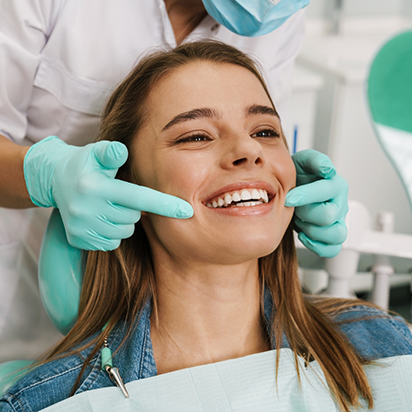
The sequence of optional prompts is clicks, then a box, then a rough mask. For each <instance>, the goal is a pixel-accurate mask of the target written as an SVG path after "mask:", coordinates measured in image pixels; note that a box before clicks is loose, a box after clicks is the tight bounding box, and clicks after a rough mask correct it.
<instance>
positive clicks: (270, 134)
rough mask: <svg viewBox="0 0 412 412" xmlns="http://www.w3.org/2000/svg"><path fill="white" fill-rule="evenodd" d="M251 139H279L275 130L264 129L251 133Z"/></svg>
mask: <svg viewBox="0 0 412 412" xmlns="http://www.w3.org/2000/svg"><path fill="white" fill-rule="evenodd" d="M251 137H280V135H279V133H278V132H277V131H276V130H275V129H264V130H260V131H259V132H256V133H253V134H252V136H251Z"/></svg>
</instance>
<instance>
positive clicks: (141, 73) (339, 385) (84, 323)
mask: <svg viewBox="0 0 412 412" xmlns="http://www.w3.org/2000/svg"><path fill="white" fill-rule="evenodd" d="M194 61H206V62H212V63H214V64H234V65H237V66H241V67H244V68H245V69H247V70H249V71H250V72H252V73H253V74H254V75H255V76H256V77H257V78H258V79H259V81H260V83H261V85H262V87H263V88H264V90H265V91H266V94H267V95H268V97H269V99H270V95H269V92H268V90H267V87H266V85H265V82H264V80H263V78H262V76H261V74H260V73H259V70H258V69H257V67H256V64H255V63H254V62H253V61H252V60H251V59H250V58H249V57H247V56H246V55H245V54H243V53H242V52H240V51H239V50H237V49H235V48H233V47H231V46H228V45H225V44H222V43H219V42H214V41H201V42H194V43H186V44H183V45H180V46H178V47H177V48H175V49H173V50H170V51H160V52H156V53H154V54H152V55H150V56H148V57H146V58H144V59H143V60H142V61H140V62H139V64H138V65H137V66H136V68H135V69H134V70H133V71H132V72H131V73H130V75H129V76H128V77H127V78H126V79H125V80H124V81H123V82H122V83H121V84H120V86H119V87H118V88H117V89H116V90H115V92H114V93H113V95H112V96H111V98H110V100H109V102H108V103H107V106H106V109H105V112H104V116H103V120H102V123H101V131H100V136H99V140H111V141H113V140H116V141H120V142H122V143H124V144H125V145H126V146H127V147H131V143H132V140H133V139H134V138H135V136H136V133H137V132H138V130H139V129H140V128H141V127H142V125H143V124H144V121H145V114H146V101H147V98H148V96H149V93H150V91H151V89H152V87H153V86H154V84H156V82H157V81H158V80H159V79H160V78H161V77H162V76H164V75H165V74H167V73H170V72H171V71H173V70H174V69H176V68H178V67H181V66H183V65H186V64H188V63H191V62H194ZM271 101H272V100H271ZM272 104H273V102H272ZM273 107H274V105H273ZM129 152H130V155H129V159H128V161H127V162H126V164H125V165H124V166H123V167H122V168H121V169H120V170H119V172H118V176H117V178H119V179H123V180H127V181H131V182H136V179H135V177H134V174H133V156H132V152H131V151H129ZM259 272H260V276H261V281H262V285H265V287H266V288H268V289H269V290H270V292H271V294H272V296H273V311H272V313H273V318H272V320H271V329H272V332H273V333H274V335H275V340H276V342H275V346H276V348H277V349H280V348H281V344H282V336H283V334H285V335H286V337H287V339H288V341H289V344H290V348H291V349H292V350H293V352H294V354H295V361H296V369H297V373H298V374H299V373H300V370H299V366H298V365H299V363H298V357H299V356H300V357H304V358H305V359H306V360H307V362H309V361H310V360H316V361H317V362H318V363H319V365H320V366H321V368H322V370H323V372H324V374H325V377H326V380H327V382H328V385H329V388H330V391H331V394H332V396H333V397H334V398H335V399H336V400H337V402H338V404H339V405H340V408H341V409H342V410H343V411H349V406H354V407H357V406H360V397H363V398H364V399H365V400H366V401H367V403H368V405H369V407H370V408H371V407H372V406H373V399H372V393H371V389H370V386H369V383H368V380H367V378H366V375H365V373H364V371H363V368H362V365H364V364H366V363H368V362H367V360H365V359H362V357H360V356H359V355H358V354H357V353H356V352H355V350H354V349H353V347H352V346H351V344H350V343H349V342H348V340H347V339H346V338H345V336H344V335H343V334H342V333H341V332H340V331H339V329H338V327H337V326H336V325H335V324H334V323H333V322H332V320H331V318H330V316H329V315H330V314H331V313H337V312H339V311H340V310H342V309H344V308H347V307H350V306H354V305H359V301H350V300H338V299H327V300H325V299H312V298H307V297H305V296H304V295H303V294H302V291H301V285H300V282H299V278H298V271H297V258H296V252H295V245H294V239H293V230H292V226H291V225H289V227H288V229H287V231H286V233H285V235H284V237H283V239H282V241H281V243H280V245H279V247H278V248H277V249H276V250H275V251H274V252H273V253H271V254H270V255H268V256H266V257H263V258H260V259H259ZM262 289H263V288H262ZM155 293H156V289H155V280H154V272H153V265H152V260H151V251H150V247H149V244H148V241H147V238H146V235H145V232H144V230H143V228H142V226H141V224H140V223H137V224H136V228H135V233H134V235H133V236H132V237H131V238H129V239H125V240H123V241H122V242H121V245H120V247H119V248H118V249H116V250H114V251H111V252H101V251H97V252H89V253H88V255H87V264H86V269H85V273H84V278H83V287H82V291H81V299H80V308H79V318H78V321H77V323H76V324H75V325H74V327H73V329H72V330H71V331H70V333H69V334H68V335H67V336H66V337H65V338H64V339H63V340H62V341H61V342H60V343H59V344H58V346H56V347H55V348H54V349H53V350H52V351H51V352H50V353H49V354H48V357H47V359H49V360H50V359H55V358H59V357H64V356H67V355H68V354H73V353H79V352H80V351H81V350H83V349H85V348H86V347H92V351H91V353H90V355H89V356H88V358H87V359H86V360H85V363H84V367H83V370H82V372H81V374H82V373H83V372H84V370H85V368H86V366H87V365H88V363H89V361H90V360H91V359H92V358H93V356H94V355H95V354H96V353H97V352H98V350H99V349H100V348H101V347H102V345H103V341H104V337H105V333H103V332H102V333H100V334H98V336H97V337H96V338H95V339H94V340H92V341H88V343H87V344H85V345H83V346H81V347H78V345H79V344H80V343H81V342H83V341H85V339H87V338H89V337H90V336H91V335H93V334H95V333H97V332H99V331H101V330H102V328H103V326H104V325H105V324H106V323H108V326H107V328H106V331H107V330H110V329H112V328H113V327H114V325H115V324H116V323H117V322H119V321H120V320H125V321H126V322H127V323H128V327H129V330H128V334H127V335H126V338H125V339H124V341H123V343H124V342H125V341H127V336H128V335H129V334H130V333H131V329H132V327H133V323H134V320H135V319H136V318H137V317H138V316H139V313H140V312H141V310H142V308H143V306H144V304H145V303H146V302H147V300H148V299H151V298H152V299H153V302H154V303H155V302H156V299H155ZM262 295H263V294H262ZM363 304H365V303H363ZM75 346H77V349H76V350H75V351H74V350H73V349H72V348H73V347H75ZM279 354H280V351H278V352H277V361H276V363H277V366H278V364H279ZM81 374H80V376H81ZM80 376H79V379H78V382H79V381H80Z"/></svg>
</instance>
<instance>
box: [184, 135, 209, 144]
mask: <svg viewBox="0 0 412 412" xmlns="http://www.w3.org/2000/svg"><path fill="white" fill-rule="evenodd" d="M208 140H211V139H210V137H209V136H206V135H204V134H194V135H192V136H188V137H183V138H181V139H179V140H178V141H177V143H185V142H205V141H208Z"/></svg>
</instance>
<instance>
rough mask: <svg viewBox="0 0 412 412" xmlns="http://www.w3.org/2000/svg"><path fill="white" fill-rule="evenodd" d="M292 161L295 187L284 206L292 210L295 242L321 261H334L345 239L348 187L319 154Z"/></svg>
mask: <svg viewBox="0 0 412 412" xmlns="http://www.w3.org/2000/svg"><path fill="white" fill-rule="evenodd" d="M292 159H293V161H294V163H295V167H296V185H297V187H296V188H294V189H292V190H291V191H290V192H289V193H288V194H287V196H286V201H285V206H287V207H295V208H296V209H295V215H294V224H295V227H296V229H297V230H298V231H299V235H298V237H299V240H300V241H301V242H302V243H303V244H304V245H305V246H306V247H307V248H308V249H309V250H311V251H312V252H315V253H316V254H317V255H319V256H321V257H334V256H336V255H337V254H338V253H339V252H340V249H341V246H342V243H343V242H344V241H345V239H346V236H347V228H346V225H345V216H346V214H347V213H348V210H349V208H348V184H347V182H346V180H345V179H343V177H341V176H339V175H337V174H336V169H335V167H334V166H333V164H332V162H331V160H330V159H329V158H328V157H327V156H326V155H324V154H322V153H319V152H317V151H315V150H303V151H301V152H297V153H295V154H294V155H293V156H292Z"/></svg>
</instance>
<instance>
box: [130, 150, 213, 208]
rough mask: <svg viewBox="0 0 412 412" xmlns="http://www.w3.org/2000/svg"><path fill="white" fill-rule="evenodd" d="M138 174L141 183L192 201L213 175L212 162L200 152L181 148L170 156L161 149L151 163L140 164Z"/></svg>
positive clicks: (137, 169)
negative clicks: (211, 171) (191, 151)
mask: <svg viewBox="0 0 412 412" xmlns="http://www.w3.org/2000/svg"><path fill="white" fill-rule="evenodd" d="M136 163H137V162H136ZM136 174H137V175H138V176H139V182H140V184H141V185H143V186H148V187H150V188H152V189H155V190H158V191H161V192H163V193H167V194H171V195H174V196H178V197H180V198H182V199H184V200H186V201H188V202H190V203H192V200H194V198H195V196H196V193H197V192H198V190H199V189H200V187H201V186H202V185H203V183H204V181H205V180H206V179H207V177H208V176H209V175H210V162H208V160H207V156H205V155H202V154H201V153H200V152H197V153H190V152H184V151H177V152H175V153H168V154H167V155H164V154H163V153H160V152H159V153H158V154H156V155H155V156H154V157H152V161H151V162H150V164H147V163H146V164H145V163H144V162H142V163H141V165H138V166H137V167H136Z"/></svg>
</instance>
